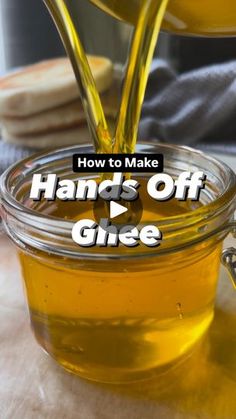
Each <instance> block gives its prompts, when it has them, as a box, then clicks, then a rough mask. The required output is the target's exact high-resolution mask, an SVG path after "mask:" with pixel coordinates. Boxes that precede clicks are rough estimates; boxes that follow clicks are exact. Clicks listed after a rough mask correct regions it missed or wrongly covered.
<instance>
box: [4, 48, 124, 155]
mask: <svg viewBox="0 0 236 419" xmlns="http://www.w3.org/2000/svg"><path fill="white" fill-rule="evenodd" d="M88 60H89V64H90V67H91V70H92V73H93V76H94V79H95V83H96V86H97V89H98V92H99V93H100V95H101V99H102V103H103V107H104V110H105V114H106V116H107V117H108V118H110V120H111V121H112V120H113V121H114V118H115V116H116V112H117V103H116V102H117V101H116V98H115V97H116V95H115V94H114V81H113V66H112V63H111V61H110V60H108V59H107V58H104V57H95V56H88ZM0 125H1V137H2V139H3V140H4V141H6V142H9V143H14V144H17V145H20V146H27V147H30V148H38V149H40V148H44V147H52V146H55V147H57V146H62V145H69V144H78V143H84V142H88V141H90V142H91V138H90V134H89V131H88V127H87V123H86V120H85V114H84V111H83V107H82V103H81V100H80V98H79V91H78V87H77V83H76V80H75V76H74V73H73V70H72V67H71V65H70V62H69V60H68V59H67V58H57V59H53V60H49V61H44V62H40V63H38V64H34V65H32V66H29V67H25V68H24V69H22V70H20V71H17V72H14V73H11V74H10V75H8V76H6V77H3V78H0Z"/></svg>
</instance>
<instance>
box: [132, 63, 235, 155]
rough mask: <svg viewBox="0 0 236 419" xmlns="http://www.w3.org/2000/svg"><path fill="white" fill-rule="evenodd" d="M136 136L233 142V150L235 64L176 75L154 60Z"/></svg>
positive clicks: (168, 139) (182, 140)
mask: <svg viewBox="0 0 236 419" xmlns="http://www.w3.org/2000/svg"><path fill="white" fill-rule="evenodd" d="M139 137H140V138H143V139H144V138H145V139H146V138H158V139H160V140H161V141H166V142H170V143H178V144H191V145H194V144H195V145H196V144H199V143H200V142H201V141H202V140H206V139H208V140H209V141H213V142H216V143H217V142H221V143H223V142H225V141H227V140H232V139H234V140H235V151H236V61H231V62H228V63H224V64H217V65H211V66H208V67H203V68H201V69H198V70H194V71H189V72H187V73H183V74H181V75H177V74H175V73H174V72H173V71H172V70H170V68H169V67H168V65H167V64H166V63H165V62H163V61H162V60H159V59H155V60H154V62H153V65H152V69H151V73H150V78H149V83H148V88H147V93H146V97H145V102H144V105H143V110H142V119H141V122H140V131H139Z"/></svg>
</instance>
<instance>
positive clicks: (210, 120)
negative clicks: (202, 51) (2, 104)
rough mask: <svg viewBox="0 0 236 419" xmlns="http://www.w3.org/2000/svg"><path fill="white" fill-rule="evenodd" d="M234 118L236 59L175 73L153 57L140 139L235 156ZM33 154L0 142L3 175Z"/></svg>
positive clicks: (235, 110)
mask: <svg viewBox="0 0 236 419" xmlns="http://www.w3.org/2000/svg"><path fill="white" fill-rule="evenodd" d="M235 116H236V61H231V62H229V63H226V64H218V65H212V66H208V67H204V68H201V69H198V70H194V71H190V72H188V73H184V74H181V75H177V74H176V73H175V72H174V71H173V70H172V69H171V68H170V67H169V66H168V64H167V63H166V62H165V61H163V60H160V59H155V60H154V62H153V65H152V69H151V73H150V77H149V83H148V88H147V92H146V96H145V101H144V105H143V110H142V118H141V122H140V130H139V138H141V139H143V140H150V139H155V140H160V141H165V142H169V143H177V144H188V145H193V146H197V147H198V148H204V149H208V150H209V149H212V150H214V151H224V152H227V151H228V152H236V117H235ZM211 145H212V146H213V147H210V146H211ZM32 152H33V151H32V150H31V149H27V148H26V147H24V148H20V147H17V146H14V145H10V144H6V143H4V142H3V141H0V173H2V172H3V171H4V170H5V169H6V168H7V167H8V166H9V165H11V164H12V163H14V162H15V161H17V160H19V159H21V158H23V157H26V156H28V155H30V154H32Z"/></svg>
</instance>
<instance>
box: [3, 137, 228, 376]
mask: <svg viewBox="0 0 236 419" xmlns="http://www.w3.org/2000/svg"><path fill="white" fill-rule="evenodd" d="M137 151H138V152H140V153H145V154H149V153H162V154H163V155H164V172H165V173H168V174H170V175H171V176H172V177H173V178H176V177H177V176H178V175H179V174H180V173H181V172H182V171H185V170H188V171H196V170H203V171H204V172H205V174H206V175H207V182H206V187H205V189H204V190H203V191H202V192H201V196H200V200H201V205H199V204H197V203H191V204H190V206H189V210H188V211H185V212H183V213H182V212H181V211H179V213H176V214H174V215H173V214H172V215H171V212H170V214H169V216H166V217H163V216H162V217H160V216H158V215H157V214H160V211H159V210H160V209H162V208H164V207H166V208H167V209H168V208H170V206H171V205H172V203H171V201H169V202H167V203H157V202H156V201H153V200H152V203H151V206H152V207H151V208H149V210H148V211H146V209H147V208H146V199H147V197H146V196H145V194H144V196H143V197H142V199H143V200H144V201H143V206H144V213H143V217H142V220H141V222H140V225H145V224H150V223H151V224H155V225H157V226H158V227H159V228H160V230H161V231H162V233H163V242H162V244H161V246H160V247H158V248H144V247H142V246H139V247H136V248H125V249H124V248H122V247H119V248H115V249H114V248H99V247H95V248H94V247H93V248H81V247H79V246H78V245H77V244H76V243H74V242H73V241H72V238H71V230H72V226H73V224H74V222H75V221H74V220H75V219H76V217H77V218H84V216H83V214H85V213H84V212H83V210H82V209H81V208H82V207H81V205H82V204H81V202H73V203H72V202H69V203H67V204H66V205H67V207H63V208H64V209H63V208H62V210H61V209H60V208H59V207H60V205H62V204H61V203H57V202H53V201H51V202H48V201H44V200H42V201H40V202H33V201H32V200H30V199H29V198H28V196H29V190H30V187H31V181H32V175H33V174H35V173H42V174H43V175H46V174H48V173H56V174H57V175H58V176H59V177H60V179H63V178H65V179H73V180H78V178H84V177H85V175H84V174H82V173H81V174H79V175H78V174H75V173H73V171H72V155H73V154H74V153H78V152H79V153H81V152H83V153H92V152H93V151H92V147H90V146H75V147H68V148H63V149H59V150H54V151H48V152H45V153H40V154H37V155H35V156H33V157H29V158H26V159H25V160H23V161H21V162H20V163H17V164H16V165H14V166H13V167H11V168H10V169H9V170H8V171H6V172H5V174H4V175H3V176H2V178H1V185H0V193H1V212H2V218H3V225H4V227H5V229H6V232H7V234H8V235H9V237H10V238H11V239H12V240H13V242H14V243H15V244H16V245H17V248H18V254H19V258H20V263H21V267H22V273H23V280H24V285H25V291H26V297H27V301H28V306H29V312H30V319H31V325H32V329H33V331H34V334H35V337H36V339H37V341H38V342H39V344H40V345H41V346H42V347H43V348H44V349H45V350H46V352H48V353H49V354H50V355H51V356H52V357H53V358H55V359H56V360H57V361H58V362H59V364H61V365H62V366H63V367H64V368H66V369H67V370H69V371H72V372H74V373H77V374H79V375H80V376H83V377H86V378H89V379H92V380H97V381H103V382H126V381H135V380H138V379H143V378H147V377H150V376H152V374H156V373H157V372H160V371H163V369H166V368H167V367H170V366H171V365H174V364H175V363H176V362H177V361H178V360H180V359H182V358H183V357H185V356H186V355H187V354H188V353H189V351H190V350H191V349H192V348H193V347H194V345H195V344H196V342H197V341H199V339H200V338H201V337H202V336H203V335H204V333H205V332H206V330H207V329H208V327H209V325H210V323H211V321H212V318H213V313H214V301H215V294H216V287H217V279H218V274H219V266H220V259H221V252H222V243H223V240H224V238H225V237H226V235H227V234H228V233H229V232H230V231H231V230H232V229H233V226H234V223H233V216H234V210H235V194H236V176H235V174H234V173H233V171H232V170H231V169H229V168H228V167H227V166H226V165H224V164H222V163H220V162H218V161H217V160H215V159H213V158H211V157H209V156H206V155H204V154H203V153H201V152H198V151H196V150H192V149H190V148H187V147H177V146H171V145H162V144H161V145H160V144H149V143H143V144H140V145H138V146H137ZM91 176H93V175H92V174H91V175H90V177H91ZM142 176H144V177H146V179H147V178H148V177H149V176H150V175H148V174H147V175H145V174H144V175H142ZM64 204H65V203H64ZM64 204H63V205H64ZM185 204H186V203H185ZM89 205H90V207H91V205H92V203H90V204H89ZM181 205H182V204H181ZM158 206H159V207H158ZM168 206H169V207H168ZM69 207H70V209H72V208H73V210H72V212H71V214H72V215H71V219H67V218H68V217H67V216H68V214H67V210H66V209H65V208H69ZM58 208H59V209H60V210H59V209H58ZM157 208H159V210H158V211H157V210H156V209H157ZM90 210H91V208H90ZM70 211H71V210H70ZM167 212H168V211H167ZM69 218H70V217H69ZM86 218H87V217H86ZM233 253H234V251H233V249H229V251H227V253H225V254H224V262H225V263H226V264H229V265H230V267H231V268H232V264H231V263H230V262H231V257H233ZM233 273H234V272H232V274H233Z"/></svg>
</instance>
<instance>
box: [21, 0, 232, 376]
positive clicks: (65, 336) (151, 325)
mask: <svg viewBox="0 0 236 419" xmlns="http://www.w3.org/2000/svg"><path fill="white" fill-rule="evenodd" d="M75 1H78V0H75ZM45 3H46V4H47V6H48V8H49V10H50V11H51V14H52V15H53V18H54V20H55V22H56V24H57V27H58V29H59V31H60V34H61V37H62V39H63V42H64V44H65V47H66V49H67V52H68V54H69V56H70V59H71V62H72V65H73V68H74V72H75V75H76V78H77V80H78V84H79V88H80V92H81V98H82V101H83V103H84V109H85V112H86V115H87V120H88V124H89V127H90V130H91V134H92V138H93V141H94V146H95V149H96V151H97V152H111V151H113V152H122V153H124V152H133V151H134V149H135V144H136V137H137V130H138V122H139V117H140V112H141V106H142V102H143V97H144V93H145V88H146V83H147V78H148V72H149V67H150V63H151V60H152V56H153V51H154V48H155V45H156V42H157V38H158V34H159V31H160V28H161V25H163V27H164V28H165V29H171V30H174V31H176V32H178V31H179V32H183V31H184V32H185V33H192V32H195V33H198V34H206V33H207V34H210V33H217V34H221V33H233V32H235V33H236V18H235V19H233V15H234V13H233V11H234V10H235V11H236V5H235V4H234V3H233V0H228V1H226V2H225V4H224V14H223V13H222V11H221V2H220V1H217V0H215V1H213V0H208V1H207V2H206V1H204V0H186V1H185V0H169V2H168V0H146V1H142V0H127V1H125V0H93V3H95V4H96V5H98V6H100V7H101V8H103V9H104V10H106V11H108V12H109V13H111V14H113V15H115V16H116V17H119V18H122V19H124V20H126V21H128V22H131V23H133V24H134V25H135V29H134V34H133V40H132V45H131V50H130V56H129V63H128V67H127V73H126V78H125V82H124V88H123V95H122V101H121V107H120V112H119V116H118V122H117V128H116V133H115V136H114V139H113V138H112V136H111V134H110V132H109V129H108V125H107V122H106V119H105V116H104V112H103V109H102V105H101V102H100V98H99V95H98V93H97V90H96V86H95V83H94V80H93V78H92V74H91V71H90V68H89V66H88V62H87V59H86V55H85V52H84V50H83V46H82V44H81V42H80V39H79V35H78V33H77V31H76V28H75V19H76V16H74V14H73V7H72V6H73V0H45ZM203 11H204V14H202V12H203ZM235 16H236V14H235ZM233 20H235V25H233ZM212 22H215V24H214V25H213V24H212ZM142 191H144V196H142V200H143V204H144V211H143V218H142V221H143V222H145V221H147V220H153V219H162V218H168V217H171V216H172V215H176V214H185V213H186V212H188V211H191V210H194V207H193V206H192V203H189V202H183V203H179V202H175V201H171V202H167V203H162V204H161V205H154V204H153V202H150V199H148V196H147V194H146V195H145V187H144V188H142ZM155 204H156V203H155ZM85 205H86V208H85V212H82V208H80V207H78V206H77V205H76V204H75V205H71V203H69V204H68V203H66V202H59V203H58V206H56V207H55V208H54V210H53V211H52V212H50V215H53V216H56V217H59V218H63V217H65V214H66V217H67V218H69V219H73V220H76V219H78V218H91V217H92V218H93V213H92V208H91V203H86V204H85ZM199 205H201V204H199ZM79 211H80V213H79ZM42 212H43V211H42ZM47 213H49V212H48V208H47ZM173 234H175V233H174V232H173ZM176 240H178V237H176ZM221 246H222V245H221V243H218V242H216V241H215V240H213V239H212V240H210V241H207V242H206V243H199V244H196V245H195V246H190V247H189V248H186V249H183V250H182V251H181V252H176V253H173V254H171V261H170V256H169V255H168V254H167V255H166V254H164V255H163V256H162V257H160V258H158V261H157V262H155V263H153V262H152V261H150V260H149V258H148V257H147V258H145V259H144V262H143V261H142V260H141V261H139V260H137V261H136V262H135V263H133V262H132V261H129V260H127V261H126V260H123V259H120V260H117V261H114V260H112V259H111V260H110V261H106V263H105V262H104V264H103V262H102V263H98V262H97V261H96V260H92V261H91V262H89V263H87V262H86V261H80V260H78V263H76V262H73V263H72V262H70V260H67V259H66V258H65V261H64V262H63V264H60V263H59V262H58V260H57V258H56V257H54V255H51V254H49V255H47V256H46V257H43V256H42V255H41V253H40V252H38V254H37V255H36V253H35V255H34V256H32V255H28V254H27V253H23V252H21V255H20V259H21V265H22V269H23V274H24V280H25V285H26V292H27V296H28V301H29V307H30V313H31V322H32V326H33V329H34V332H35V335H36V338H37V340H38V341H39V342H40V344H41V345H42V346H43V347H44V348H45V349H46V351H47V352H49V353H50V354H51V355H52V356H53V357H54V358H56V359H57V360H58V361H59V363H60V364H62V365H63V366H64V367H65V368H67V369H69V370H70V371H73V372H76V373H78V374H80V375H82V376H85V377H88V378H92V379H95V380H99V381H100V380H102V381H112V382H116V381H126V380H136V379H138V378H143V377H145V376H146V371H147V372H148V371H152V370H154V371H155V369H156V368H157V367H161V366H163V365H166V364H168V365H171V364H172V363H174V362H175V361H176V359H178V358H179V357H181V356H182V355H184V354H185V353H186V352H187V351H188V350H189V349H190V348H191V347H192V346H193V345H194V343H195V342H196V341H197V340H198V339H199V338H200V337H201V336H202V335H203V334H204V332H205V331H206V329H207V328H208V326H209V324H210V323H211V320H212V317H213V306H214V296H215V288H216V283H217V276H218V269H219V255H220V252H221ZM122 251H124V252H125V249H122ZM35 256H36V257H35ZM90 265H91V266H90ZM190 279H191V281H190ZM147 374H148V373H147Z"/></svg>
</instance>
